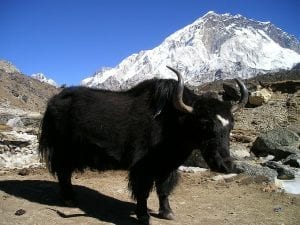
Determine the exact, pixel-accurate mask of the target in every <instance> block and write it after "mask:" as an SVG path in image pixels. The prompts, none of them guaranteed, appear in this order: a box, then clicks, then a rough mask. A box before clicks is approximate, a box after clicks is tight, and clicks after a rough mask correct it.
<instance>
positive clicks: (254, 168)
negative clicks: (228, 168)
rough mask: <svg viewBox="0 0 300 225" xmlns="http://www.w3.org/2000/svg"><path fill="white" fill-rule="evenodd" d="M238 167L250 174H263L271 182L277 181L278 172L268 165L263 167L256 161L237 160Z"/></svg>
mask: <svg viewBox="0 0 300 225" xmlns="http://www.w3.org/2000/svg"><path fill="white" fill-rule="evenodd" d="M235 164H236V168H237V169H238V170H239V171H240V172H242V173H245V174H247V175H249V176H262V177H265V178H266V179H267V180H268V181H269V182H275V179H276V178H277V175H278V173H277V172H276V170H273V169H270V168H268V167H263V166H261V165H260V164H257V163H255V162H254V161H236V162H235Z"/></svg>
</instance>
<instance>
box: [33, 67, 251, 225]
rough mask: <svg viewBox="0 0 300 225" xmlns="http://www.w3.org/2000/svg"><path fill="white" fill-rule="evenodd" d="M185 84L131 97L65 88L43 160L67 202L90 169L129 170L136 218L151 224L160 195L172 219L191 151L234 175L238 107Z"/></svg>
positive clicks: (49, 116) (47, 129)
mask: <svg viewBox="0 0 300 225" xmlns="http://www.w3.org/2000/svg"><path fill="white" fill-rule="evenodd" d="M168 68H169V69H170V70H172V71H173V72H174V73H175V74H176V75H177V77H178V81H176V80H172V79H152V80H146V81H144V82H142V83H140V84H138V85H137V86H135V87H133V88H132V89H130V90H127V91H120V92H114V91H107V90H99V89H92V88H87V87H70V88H65V89H63V91H61V93H59V94H57V95H55V96H54V97H53V98H52V99H51V100H50V101H49V102H48V106H47V109H46V112H45V114H44V118H43V120H42V126H41V134H40V138H39V153H40V155H41V157H42V158H43V159H44V160H45V162H46V163H47V167H48V169H49V171H50V172H51V173H52V174H53V175H56V176H57V178H58V181H59V185H60V190H61V194H62V197H63V198H64V200H66V201H69V200H72V199H73V191H72V184H71V176H72V173H73V172H74V171H83V170H84V169H85V168H91V169H97V170H100V171H101V170H109V169H126V170H128V171H129V175H128V177H129V179H128V180H129V184H128V186H129V188H130V190H131V192H132V196H133V198H134V199H135V200H136V201H137V206H136V214H137V218H138V220H139V221H140V222H141V223H144V224H149V223H150V216H149V214H148V212H147V198H148V196H149V193H150V191H151V190H152V188H153V187H155V188H156V192H157V195H158V198H159V216H160V217H161V218H165V219H173V218H174V214H173V212H172V209H171V208H170V205H169V200H168V196H169V195H170V193H171V192H172V190H173V188H174V187H175V185H176V183H177V181H178V174H177V168H178V167H179V166H180V165H181V164H182V163H183V162H184V161H185V160H186V159H187V158H188V156H189V155H190V153H191V152H192V150H194V149H200V150H201V153H202V155H203V157H204V159H205V160H206V162H207V164H208V166H209V167H210V168H211V169H212V170H215V171H219V172H225V173H228V172H231V171H232V169H233V167H234V166H233V163H232V160H231V158H230V152H229V135H230V131H231V129H232V128H233V125H234V119H233V111H236V110H238V109H239V108H240V107H242V106H243V105H244V104H245V102H246V100H247V98H248V91H247V89H246V87H245V85H244V84H243V83H242V82H241V81H240V80H236V81H237V84H238V85H239V87H240V90H241V99H240V101H239V103H237V104H235V105H232V104H231V103H230V102H227V101H221V100H219V99H217V98H213V97H212V96H211V95H209V94H204V95H196V94H194V93H193V92H192V91H191V90H189V89H188V88H187V87H185V86H184V83H183V80H182V77H181V74H180V73H179V72H178V71H177V70H175V69H173V68H171V67H168Z"/></svg>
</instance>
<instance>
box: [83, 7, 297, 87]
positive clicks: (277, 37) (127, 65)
mask: <svg viewBox="0 0 300 225" xmlns="http://www.w3.org/2000/svg"><path fill="white" fill-rule="evenodd" d="M299 62H300V42H299V41H298V40H297V39H296V38H295V37H293V36H291V35H289V34H287V33H286V32H284V31H282V30H281V29H279V28H277V27H276V26H274V25H273V24H271V23H270V22H258V21H254V20H251V19H247V18H245V17H243V16H241V15H234V16H233V15H230V14H221V15H220V14H216V13H214V12H209V13H207V14H206V15H204V16H203V17H201V18H199V19H197V20H196V21H195V22H193V23H192V24H190V25H188V26H186V27H184V28H182V29H181V30H178V31H177V32H175V33H173V34H172V35H170V36H169V37H167V38H166V39H165V40H164V41H163V42H162V43H161V44H160V45H159V46H157V47H156V48H154V49H152V50H147V51H140V52H139V53H137V54H133V55H131V56H129V57H127V58H126V59H124V60H123V61H122V62H121V63H120V64H119V65H117V66H116V67H115V68H104V69H102V70H101V71H100V72H97V73H96V74H95V75H94V76H92V77H89V78H86V79H85V80H83V81H82V84H83V85H87V86H96V87H99V88H105V89H113V90H116V89H127V88H129V87H131V86H133V85H135V84H136V83H138V82H140V81H142V80H145V79H150V78H152V77H158V78H160V77H162V78H170V77H172V78H174V75H173V74H172V73H171V72H170V71H168V70H167V69H166V67H165V66H166V65H170V66H173V67H176V68H178V69H179V70H180V71H181V72H182V73H183V75H184V79H185V82H186V83H187V84H188V85H190V86H197V85H199V84H202V83H204V82H208V81H214V80H219V79H228V78H233V77H236V76H239V77H242V78H249V77H252V76H255V75H256V74H258V73H266V72H270V71H276V70H279V69H290V68H292V67H293V66H294V65H295V64H297V63H299Z"/></svg>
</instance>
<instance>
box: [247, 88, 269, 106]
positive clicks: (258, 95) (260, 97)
mask: <svg viewBox="0 0 300 225" xmlns="http://www.w3.org/2000/svg"><path fill="white" fill-rule="evenodd" d="M271 97H272V92H270V91H269V90H268V89H266V88H263V89H261V90H258V91H254V92H251V95H250V96H249V103H250V104H251V105H253V106H261V105H262V104H264V103H267V102H268V101H269V100H270V99H271Z"/></svg>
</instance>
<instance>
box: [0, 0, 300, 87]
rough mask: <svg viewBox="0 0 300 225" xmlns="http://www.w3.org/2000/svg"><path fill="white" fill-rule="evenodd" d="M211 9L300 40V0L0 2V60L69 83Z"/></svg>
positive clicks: (145, 46) (111, 64)
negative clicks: (270, 25)
mask: <svg viewBox="0 0 300 225" xmlns="http://www.w3.org/2000/svg"><path fill="white" fill-rule="evenodd" d="M211 10H212V11H215V12H217V13H227V12H228V13H231V14H241V15H243V16H245V17H248V18H251V19H254V20H259V21H271V22H272V23H273V24H275V25H276V26H278V27H279V28H281V29H283V30H284V31H286V32H288V33H290V34H293V35H294V36H296V37H297V38H298V39H300V0H127V1H126V0H0V59H6V60H8V61H11V62H12V63H13V64H14V65H16V66H17V67H18V68H19V69H20V70H21V71H22V72H23V73H25V74H27V75H30V74H32V73H37V72H42V73H44V74H46V75H47V76H48V77H49V78H52V79H54V80H55V81H56V82H58V83H59V84H68V85H72V84H73V85H75V84H79V83H80V81H81V80H82V79H84V78H86V77H88V76H91V75H92V74H93V73H94V72H96V71H97V70H99V69H100V68H101V67H114V66H116V65H117V64H119V63H120V61H121V60H123V59H124V58H126V57H127V56H129V55H131V54H133V53H137V52H139V51H141V50H147V49H152V48H154V47H156V46H157V45H159V44H160V43H161V42H162V41H163V40H164V39H165V38H166V37H167V36H169V35H170V34H172V33H173V32H175V31H177V30H178V29H181V28H183V27H184V26H186V25H188V24H190V23H192V22H193V21H194V20H196V19H197V18H199V17H201V16H203V15H204V14H205V13H207V12H208V11H211Z"/></svg>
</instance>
